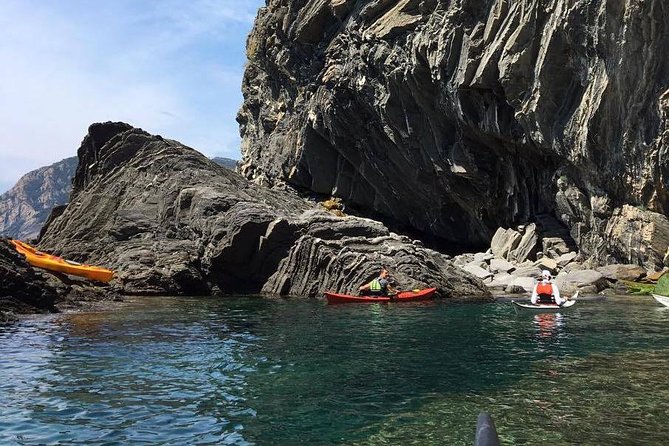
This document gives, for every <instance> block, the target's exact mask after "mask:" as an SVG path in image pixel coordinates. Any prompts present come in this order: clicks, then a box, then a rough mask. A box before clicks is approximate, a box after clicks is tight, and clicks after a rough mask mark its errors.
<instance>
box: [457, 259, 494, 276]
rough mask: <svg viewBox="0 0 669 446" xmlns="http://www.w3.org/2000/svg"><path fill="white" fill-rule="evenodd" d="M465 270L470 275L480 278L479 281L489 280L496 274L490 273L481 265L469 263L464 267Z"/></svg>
mask: <svg viewBox="0 0 669 446" xmlns="http://www.w3.org/2000/svg"><path fill="white" fill-rule="evenodd" d="M462 269H463V270H465V271H467V272H468V273H469V274H472V275H474V276H475V277H478V278H479V279H487V278H489V277H492V276H493V275H494V274H493V273H491V272H490V271H488V270H487V269H484V268H481V266H480V265H478V264H476V262H474V263H468V264H466V265H465V266H463V267H462Z"/></svg>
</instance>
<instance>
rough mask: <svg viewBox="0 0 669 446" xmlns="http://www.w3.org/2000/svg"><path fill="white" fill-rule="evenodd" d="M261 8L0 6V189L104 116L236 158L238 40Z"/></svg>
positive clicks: (173, 1) (236, 1)
mask: <svg viewBox="0 0 669 446" xmlns="http://www.w3.org/2000/svg"><path fill="white" fill-rule="evenodd" d="M263 3H264V2H262V1H261V0H243V1H242V0H227V1H209V0H200V1H195V2H182V1H177V0H167V1H162V2H138V1H135V0H130V1H127V0H126V1H115V2H104V3H96V4H95V5H92V4H90V3H89V2H86V1H79V0H67V1H63V2H39V1H37V2H31V1H24V0H22V1H15V2H12V1H9V0H3V2H0V30H1V31H0V60H2V61H3V63H2V65H0V76H1V78H2V82H0V97H1V98H2V101H0V120H2V122H3V126H2V129H0V165H2V166H3V168H2V169H0V186H1V185H2V184H3V183H4V184H6V183H7V182H10V181H11V182H13V181H16V179H18V177H20V176H21V175H22V174H24V173H26V172H27V171H28V170H31V169H34V168H37V167H40V166H43V165H47V164H50V163H52V162H55V161H58V160H60V159H62V158H66V157H69V156H73V155H75V154H76V149H77V148H78V147H79V144H80V142H81V139H82V138H83V136H84V135H85V133H86V129H87V128H88V126H89V125H90V124H91V123H93V122H100V121H108V120H112V121H125V122H128V123H129V124H131V125H134V126H137V127H141V128H143V129H144V130H146V131H148V132H151V133H157V134H161V135H163V136H165V137H167V138H171V139H176V140H180V141H181V142H183V143H184V144H187V145H189V146H191V147H194V148H196V149H198V150H201V151H202V152H204V153H206V154H207V155H210V156H213V155H219V156H227V157H231V158H237V157H238V156H239V136H238V127H237V124H236V122H235V120H234V119H235V115H236V112H237V109H238V107H239V105H240V103H241V93H240V85H241V77H242V72H243V64H244V62H245V59H244V57H243V51H244V44H245V41H246V34H247V32H248V31H249V30H250V28H251V26H252V22H253V19H254V17H255V13H256V10H257V7H259V6H262V4H263ZM1 190H2V189H0V191H1Z"/></svg>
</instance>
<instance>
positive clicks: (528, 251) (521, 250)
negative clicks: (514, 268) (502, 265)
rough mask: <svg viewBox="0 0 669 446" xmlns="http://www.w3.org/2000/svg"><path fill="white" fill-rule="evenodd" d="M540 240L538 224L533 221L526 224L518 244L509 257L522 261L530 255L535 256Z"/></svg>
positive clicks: (512, 259) (518, 261)
mask: <svg viewBox="0 0 669 446" xmlns="http://www.w3.org/2000/svg"><path fill="white" fill-rule="evenodd" d="M538 241H539V236H538V234H537V225H536V224H534V223H531V224H529V225H527V226H525V227H524V230H523V236H522V238H521V239H520V242H519V243H518V246H517V247H516V248H515V249H513V250H512V251H511V252H510V253H509V255H508V259H509V260H511V261H512V262H516V263H522V262H524V261H525V260H527V259H528V258H529V257H530V256H532V257H534V256H535V255H536V253H537V251H538V250H539V246H538Z"/></svg>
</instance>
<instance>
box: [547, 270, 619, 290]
mask: <svg viewBox="0 0 669 446" xmlns="http://www.w3.org/2000/svg"><path fill="white" fill-rule="evenodd" d="M555 283H556V285H557V286H558V288H559V289H560V293H562V294H565V295H571V294H574V293H575V292H576V291H578V290H580V291H581V293H583V294H596V293H599V292H600V291H602V290H604V289H605V288H608V287H609V284H608V281H607V280H606V278H605V277H604V275H603V274H602V273H600V272H599V271H595V270H591V269H589V270H581V271H572V272H569V273H565V272H561V273H560V274H558V275H557V277H556V278H555Z"/></svg>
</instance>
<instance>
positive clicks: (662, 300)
mask: <svg viewBox="0 0 669 446" xmlns="http://www.w3.org/2000/svg"><path fill="white" fill-rule="evenodd" d="M653 297H654V298H655V300H656V301H658V302H659V303H661V304H662V305H664V306H665V307H669V297H667V296H660V295H659V294H653Z"/></svg>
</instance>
